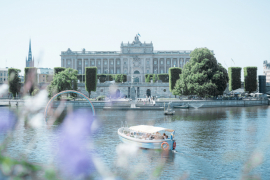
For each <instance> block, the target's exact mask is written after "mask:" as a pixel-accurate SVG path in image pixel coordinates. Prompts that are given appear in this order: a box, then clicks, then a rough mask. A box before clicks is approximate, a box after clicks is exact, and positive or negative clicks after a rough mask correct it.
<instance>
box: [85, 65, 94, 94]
mask: <svg viewBox="0 0 270 180" xmlns="http://www.w3.org/2000/svg"><path fill="white" fill-rule="evenodd" d="M96 88H97V67H86V68H85V90H86V91H87V92H88V93H89V96H88V97H90V94H91V91H96Z"/></svg>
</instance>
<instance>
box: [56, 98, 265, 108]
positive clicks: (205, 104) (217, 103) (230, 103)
mask: <svg viewBox="0 0 270 180" xmlns="http://www.w3.org/2000/svg"><path fill="white" fill-rule="evenodd" d="M169 102H171V107H173V106H180V105H185V104H189V105H190V107H199V108H210V107H211V108H212V107H248V106H263V105H269V101H268V100H226V101H221V100H214V101H213V100H201V101H192V100H190V101H189V100H184V101H156V106H160V107H164V104H165V107H167V106H168V103H169ZM59 103H60V102H59V101H55V102H54V103H53V107H57V106H58V105H59ZM66 103H67V106H68V105H72V106H75V107H90V105H89V103H88V102H86V101H67V102H66ZM92 103H93V105H94V107H95V108H97V109H98V108H103V107H104V106H114V107H130V106H131V103H134V102H131V101H126V102H123V101H122V102H118V101H112V102H111V101H110V102H105V101H94V102H92ZM136 106H137V107H141V108H142V109H143V107H149V106H153V105H152V104H148V103H146V104H144V103H142V102H138V103H137V104H136Z"/></svg>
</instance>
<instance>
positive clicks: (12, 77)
mask: <svg viewBox="0 0 270 180" xmlns="http://www.w3.org/2000/svg"><path fill="white" fill-rule="evenodd" d="M20 72H21V70H20V69H15V68H9V69H8V84H9V92H10V93H12V95H13V98H14V97H16V94H19V92H20V88H21V84H20V82H21V80H20V78H19V73H20Z"/></svg>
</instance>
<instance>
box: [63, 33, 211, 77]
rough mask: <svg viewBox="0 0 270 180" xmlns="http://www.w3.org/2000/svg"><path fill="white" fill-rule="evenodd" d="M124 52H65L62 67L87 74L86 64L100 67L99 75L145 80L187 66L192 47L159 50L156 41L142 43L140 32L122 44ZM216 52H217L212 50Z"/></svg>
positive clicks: (121, 50) (69, 50)
mask: <svg viewBox="0 0 270 180" xmlns="http://www.w3.org/2000/svg"><path fill="white" fill-rule="evenodd" d="M120 48H121V49H120V51H85V49H83V50H82V51H71V49H70V48H68V50H67V51H62V52H61V55H60V56H61V67H65V68H73V69H76V70H78V74H84V73H85V67H89V66H96V67H97V73H98V74H127V80H128V81H131V82H144V81H145V74H163V73H168V70H169V68H170V67H181V68H182V67H183V66H184V65H185V64H186V63H187V62H188V61H189V60H190V53H191V50H156V51H154V46H153V43H152V42H150V43H145V42H144V43H142V42H141V41H140V40H139V37H138V35H136V36H135V38H134V41H133V42H132V43H129V42H128V43H123V42H122V43H121V45H120ZM211 52H213V51H211Z"/></svg>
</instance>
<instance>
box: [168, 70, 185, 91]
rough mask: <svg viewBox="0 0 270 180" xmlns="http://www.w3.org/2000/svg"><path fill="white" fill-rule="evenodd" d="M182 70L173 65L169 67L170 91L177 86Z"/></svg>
mask: <svg viewBox="0 0 270 180" xmlns="http://www.w3.org/2000/svg"><path fill="white" fill-rule="evenodd" d="M181 72H182V69H181V68H177V67H172V68H170V69H169V86H170V91H171V92H172V91H173V89H174V86H175V83H176V81H177V80H178V79H179V78H180V76H179V75H180V74H181Z"/></svg>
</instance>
